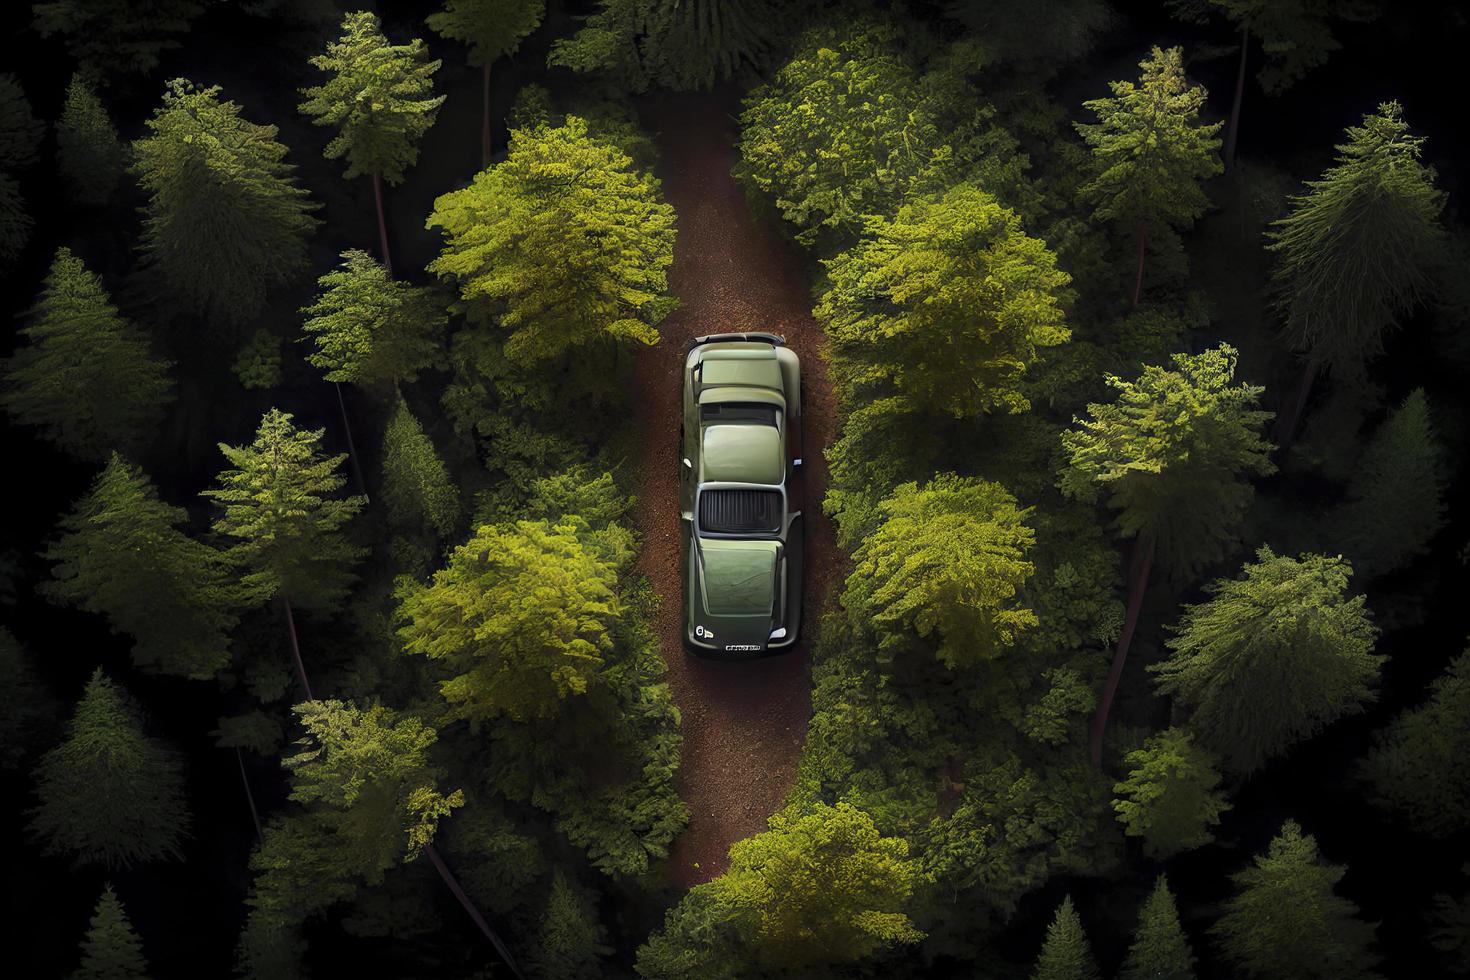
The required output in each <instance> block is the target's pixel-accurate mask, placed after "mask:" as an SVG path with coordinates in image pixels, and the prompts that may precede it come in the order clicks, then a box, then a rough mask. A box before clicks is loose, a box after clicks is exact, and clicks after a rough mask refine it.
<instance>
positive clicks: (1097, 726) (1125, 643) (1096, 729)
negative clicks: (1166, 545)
mask: <svg viewBox="0 0 1470 980" xmlns="http://www.w3.org/2000/svg"><path fill="white" fill-rule="evenodd" d="M1153 563H1154V536H1153V535H1152V534H1148V533H1140V534H1139V535H1138V536H1137V537H1135V538H1134V539H1133V555H1132V557H1131V558H1130V559H1129V561H1128V611H1127V613H1126V614H1125V615H1124V617H1123V631H1122V632H1121V633H1119V634H1118V646H1117V649H1116V650H1114V651H1113V664H1112V666H1111V667H1109V668H1108V679H1107V682H1106V683H1104V684H1103V691H1102V697H1101V698H1100V699H1099V700H1098V704H1097V712H1096V713H1095V714H1094V715H1093V716H1092V728H1091V732H1090V738H1089V749H1090V751H1091V754H1092V765H1093V767H1094V768H1097V769H1101V768H1102V746H1103V734H1104V733H1105V732H1106V731H1107V727H1108V712H1109V711H1110V710H1111V709H1112V707H1113V696H1114V695H1115V694H1117V693H1118V682H1119V681H1120V680H1121V679H1122V677H1123V665H1124V664H1125V663H1127V661H1128V648H1129V647H1130V646H1132V644H1133V631H1134V629H1135V628H1137V626H1138V612H1139V610H1140V609H1141V608H1142V607H1143V594H1144V592H1145V591H1147V589H1148V575H1149V571H1150V570H1151V569H1152V568H1153Z"/></svg>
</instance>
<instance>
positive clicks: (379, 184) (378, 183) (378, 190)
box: [373, 174, 393, 279]
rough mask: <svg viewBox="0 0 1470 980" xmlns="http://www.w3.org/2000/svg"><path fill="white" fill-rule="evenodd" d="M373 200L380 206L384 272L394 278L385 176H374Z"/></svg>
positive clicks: (379, 215)
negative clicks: (385, 207)
mask: <svg viewBox="0 0 1470 980" xmlns="http://www.w3.org/2000/svg"><path fill="white" fill-rule="evenodd" d="M373 200H374V201H375V202H376V203H377V205H378V249H379V251H381V252H382V253H383V271H384V272H386V273H388V278H389V279H392V278H393V255H392V253H391V252H389V251H388V217H387V215H385V214H384V213H383V176H382V174H373Z"/></svg>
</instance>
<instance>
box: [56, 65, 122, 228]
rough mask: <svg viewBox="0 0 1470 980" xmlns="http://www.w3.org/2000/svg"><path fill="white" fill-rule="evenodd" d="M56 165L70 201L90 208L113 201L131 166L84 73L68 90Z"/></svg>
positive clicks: (59, 125) (59, 123) (58, 129)
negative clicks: (119, 182)
mask: <svg viewBox="0 0 1470 980" xmlns="http://www.w3.org/2000/svg"><path fill="white" fill-rule="evenodd" d="M56 163H57V167H58V169H59V170H60V171H61V176H62V177H63V178H64V179H65V181H66V188H67V197H68V199H69V200H74V201H76V203H78V204H81V205H84V206H88V207H100V206H101V205H103V204H106V203H107V202H108V200H109V199H111V197H112V195H113V192H114V191H116V190H117V184H118V181H119V180H121V179H122V175H123V170H124V169H125V168H126V166H127V151H126V149H125V148H124V147H123V144H122V141H121V140H119V139H118V137H117V127H115V126H114V125H113V124H112V119H111V118H109V117H108V115H107V108H106V106H104V105H103V104H102V100H101V99H99V98H98V97H97V93H96V92H95V91H94V90H93V89H92V87H91V86H90V85H89V84H87V81H86V79H84V78H83V77H82V76H81V74H80V73H78V74H75V75H73V76H72V77H71V83H70V84H68V85H67V87H66V102H65V104H64V105H63V106H62V109H61V118H60V119H59V120H57V123H56Z"/></svg>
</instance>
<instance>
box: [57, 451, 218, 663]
mask: <svg viewBox="0 0 1470 980" xmlns="http://www.w3.org/2000/svg"><path fill="white" fill-rule="evenodd" d="M187 519H188V515H187V513H186V512H185V511H184V509H183V508H181V507H174V506H171V505H170V504H168V503H166V502H165V501H163V500H160V499H159V497H158V491H157V489H156V488H155V487H154V486H153V483H152V481H151V480H149V479H148V477H147V475H146V474H144V473H143V471H142V470H141V469H139V468H138V467H137V466H134V465H132V464H130V463H128V462H127V461H126V460H124V459H123V458H122V457H121V456H119V455H117V454H116V453H114V454H113V455H112V458H111V459H110V460H109V461H108V463H107V466H106V467H105V468H104V469H103V470H102V473H101V474H100V475H99V476H98V477H97V479H96V481H95V482H93V484H92V487H91V489H90V490H89V491H88V493H87V495H86V496H85V497H83V498H82V499H80V500H79V501H77V503H76V505H75V506H74V507H73V508H72V510H71V512H70V513H69V514H67V515H66V516H65V517H63V518H62V519H61V523H60V525H59V528H58V529H59V531H60V534H59V536H58V537H57V538H56V539H55V540H54V541H53V542H52V543H51V544H50V545H49V546H48V547H47V549H46V552H45V555H44V557H45V558H46V559H47V560H48V561H50V562H53V563H54V566H53V568H52V571H51V574H52V576H53V579H54V581H52V582H48V583H45V584H44V585H43V586H42V591H44V592H45V593H46V594H47V595H48V596H49V597H50V598H53V599H56V600H59V601H61V602H65V603H67V604H69V605H74V606H76V607H78V608H80V609H84V610H86V611H87V612H92V613H100V614H101V615H103V616H106V617H107V621H108V624H109V625H110V626H111V627H112V628H113V630H115V631H117V632H119V633H126V634H127V635H129V636H131V637H132V638H133V640H134V643H133V662H134V663H135V664H137V666H138V667H140V668H141V669H143V670H146V671H152V672H158V673H164V674H176V675H179V676H182V677H192V678H196V679H200V680H205V679H208V678H210V677H212V676H214V674H216V673H217V672H218V671H219V670H221V669H222V668H223V667H225V666H226V665H227V664H228V663H229V660H230V641H229V633H230V630H232V629H233V628H234V626H235V622H236V616H235V612H234V605H235V602H236V596H235V589H234V585H233V583H232V581H231V575H230V572H229V570H228V569H227V568H226V565H225V562H224V559H223V556H221V555H220V553H219V552H217V551H215V550H214V549H213V548H211V547H209V546H208V545H206V544H202V543H200V542H198V541H195V540H193V539H191V538H190V537H189V536H188V535H187V534H185V533H184V531H183V530H181V528H182V527H183V526H184V525H185V523H186V522H187Z"/></svg>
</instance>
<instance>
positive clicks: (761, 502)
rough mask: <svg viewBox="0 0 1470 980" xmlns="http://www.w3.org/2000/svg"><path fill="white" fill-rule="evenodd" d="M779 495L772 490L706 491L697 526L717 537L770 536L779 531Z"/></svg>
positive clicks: (702, 499) (700, 502)
mask: <svg viewBox="0 0 1470 980" xmlns="http://www.w3.org/2000/svg"><path fill="white" fill-rule="evenodd" d="M782 516H783V515H782V514H781V494H780V493H778V492H777V491H775V490H705V491H704V492H703V493H701V494H700V495H699V526H700V527H701V528H703V529H704V530H706V531H714V532H715V533H717V534H773V533H775V532H777V531H779V530H781V517H782Z"/></svg>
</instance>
